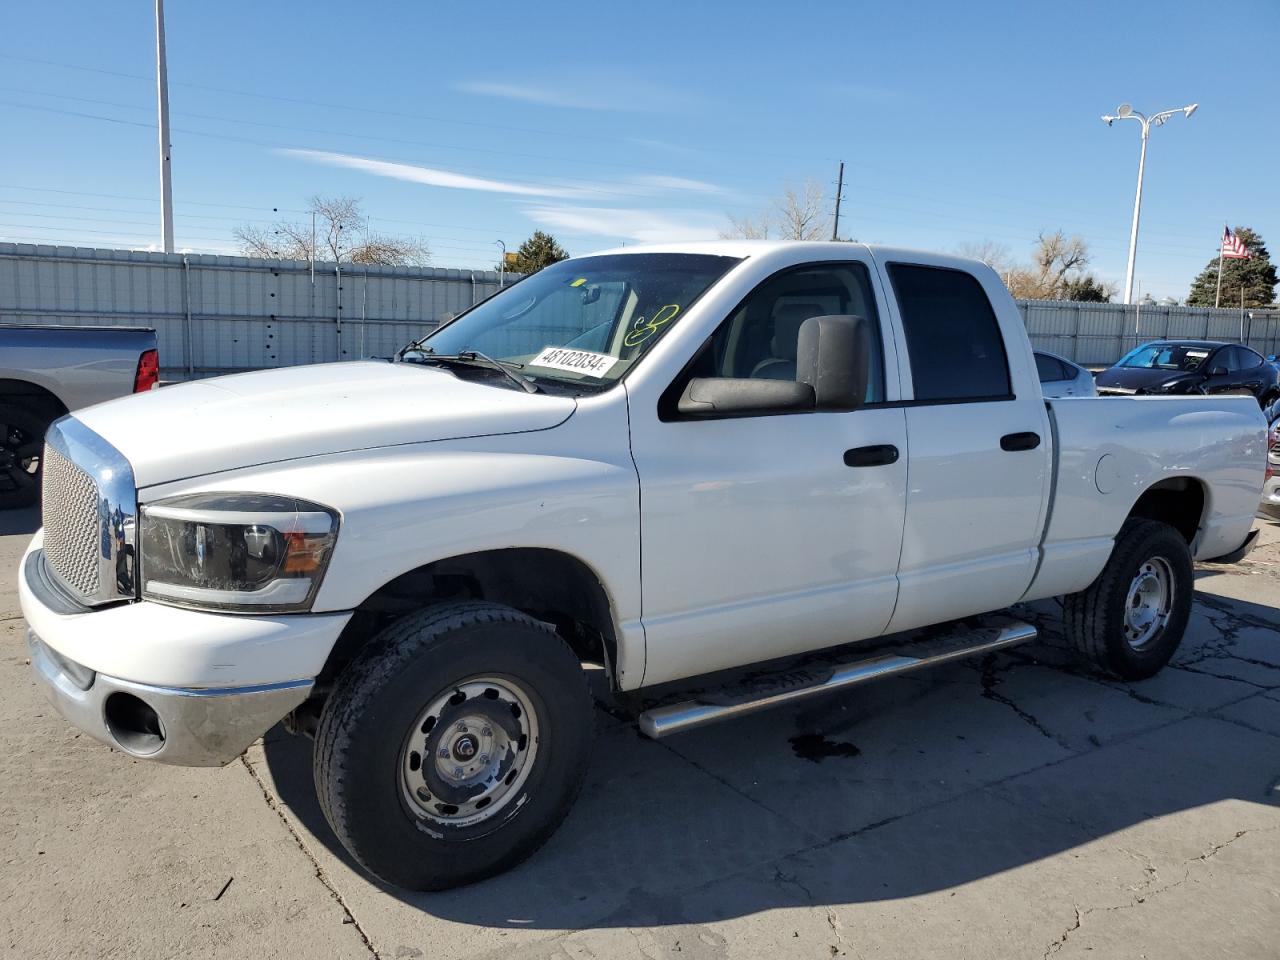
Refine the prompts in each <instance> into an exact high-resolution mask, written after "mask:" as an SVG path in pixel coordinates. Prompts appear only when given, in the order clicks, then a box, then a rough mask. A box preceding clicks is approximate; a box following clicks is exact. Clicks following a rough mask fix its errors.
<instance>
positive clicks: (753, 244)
mask: <svg viewBox="0 0 1280 960" xmlns="http://www.w3.org/2000/svg"><path fill="white" fill-rule="evenodd" d="M851 246H852V247H858V248H860V249H862V250H868V251H870V252H871V254H872V255H873V256H874V257H875V258H876V259H877V260H896V259H902V260H915V259H919V258H927V261H928V262H929V263H934V264H939V265H952V266H957V267H962V268H965V269H972V268H973V267H974V266H976V265H982V261H980V260H974V259H971V258H969V257H958V256H954V255H952V254H946V253H938V252H935V251H928V250H913V249H910V248H907V247H894V246H886V245H884V244H878V243H855V242H852V241H847V240H692V241H687V242H683V243H641V244H635V245H633V246H626V247H612V248H610V249H607V250H595V251H593V252H591V253H589V254H583V256H600V255H603V254H620V253H704V254H711V255H713V256H721V257H752V256H756V257H759V256H765V255H768V254H774V253H780V252H782V251H791V250H795V249H797V248H806V249H809V250H811V251H812V255H813V257H814V258H815V259H824V258H833V259H834V258H838V257H839V256H840V255H841V254H842V253H847V252H848V250H849V248H850V247H851ZM984 266H985V265H984Z"/></svg>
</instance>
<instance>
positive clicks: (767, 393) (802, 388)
mask: <svg viewBox="0 0 1280 960" xmlns="http://www.w3.org/2000/svg"><path fill="white" fill-rule="evenodd" d="M813 406H814V394H813V387H811V386H809V384H807V383H800V382H798V381H795V380H750V379H745V378H744V379H735V378H732V377H695V378H694V379H692V380H690V381H689V385H688V386H686V387H685V388H684V393H682V394H680V401H679V403H677V405H676V409H677V410H678V411H679V412H680V414H681V415H682V416H686V417H732V416H743V415H747V414H763V413H787V412H790V411H793V410H812V409H813Z"/></svg>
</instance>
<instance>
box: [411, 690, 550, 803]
mask: <svg viewBox="0 0 1280 960" xmlns="http://www.w3.org/2000/svg"><path fill="white" fill-rule="evenodd" d="M537 753H538V715H537V713H536V712H535V710H534V708H533V702H532V698H531V697H530V695H529V692H528V691H527V690H526V689H525V688H524V686H523V685H522V684H521V683H520V682H519V681H518V680H516V679H514V678H513V677H498V676H487V677H474V678H472V679H469V680H465V681H463V682H461V683H458V684H455V685H453V686H451V687H449V688H448V689H447V690H444V691H442V692H441V693H439V694H437V695H436V696H435V697H433V698H432V699H431V701H430V702H429V703H428V704H427V706H426V707H425V708H424V709H423V710H422V712H421V713H419V714H418V718H417V720H415V721H414V725H413V726H412V727H411V728H410V729H409V733H408V735H407V736H406V738H405V744H404V747H403V749H402V750H401V756H400V787H401V793H402V794H403V795H404V798H405V801H406V802H407V803H408V805H409V809H410V810H411V811H412V812H413V813H414V814H415V815H417V816H419V817H421V818H422V819H424V820H428V821H431V822H432V823H434V824H437V825H441V826H449V827H469V826H474V825H476V824H479V823H483V822H485V821H486V820H490V819H492V818H494V817H496V816H497V815H498V813H499V812H500V811H502V810H503V809H504V808H505V807H507V806H508V805H509V804H510V802H511V801H512V800H513V799H514V798H515V797H516V796H517V795H518V794H519V792H520V788H521V787H522V786H524V782H525V780H527V779H528V777H529V772H530V771H531V770H532V769H533V763H534V758H535V757H536V756H537Z"/></svg>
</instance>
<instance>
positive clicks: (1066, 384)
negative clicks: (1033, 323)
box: [1036, 350, 1098, 398]
mask: <svg viewBox="0 0 1280 960" xmlns="http://www.w3.org/2000/svg"><path fill="white" fill-rule="evenodd" d="M1036 372H1037V373H1039V374H1040V389H1041V391H1042V392H1043V393H1044V395H1045V396H1046V397H1054V398H1057V397H1096V396H1097V395H1098V390H1097V388H1096V387H1095V386H1094V385H1093V374H1092V373H1090V372H1089V371H1088V370H1086V369H1085V368H1084V367H1082V366H1080V365H1079V364H1078V363H1072V362H1071V361H1070V360H1068V359H1067V358H1066V357H1060V356H1058V355H1057V354H1056V353H1045V352H1044V351H1043V350H1037V351H1036Z"/></svg>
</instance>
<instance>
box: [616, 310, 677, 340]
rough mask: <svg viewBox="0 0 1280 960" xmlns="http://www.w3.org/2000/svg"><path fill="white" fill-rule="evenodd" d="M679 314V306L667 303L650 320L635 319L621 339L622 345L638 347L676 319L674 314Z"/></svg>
mask: <svg viewBox="0 0 1280 960" xmlns="http://www.w3.org/2000/svg"><path fill="white" fill-rule="evenodd" d="M679 312H680V304H678V303H668V304H666V305H665V306H661V307H659V308H658V309H657V311H656V312H655V313H654V315H653V319H652V320H646V319H645V318H644V317H637V318H636V322H635V324H634V325H633V326H632V329H631V331H630V332H629V333H628V334H627V335H626V336H625V337H624V338H623V340H622V342H623V344H625V345H626V346H628V347H638V346H640V344H642V343H644V342H645V341H646V340H648V339H649V338H650V337H652V336H653V335H654V334H655V333H657V332H658V328H659V327H661V326H662V325H663V324H665V323H670V322H671V321H672V320H674V319H675V318H676V314H677V313H679Z"/></svg>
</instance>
